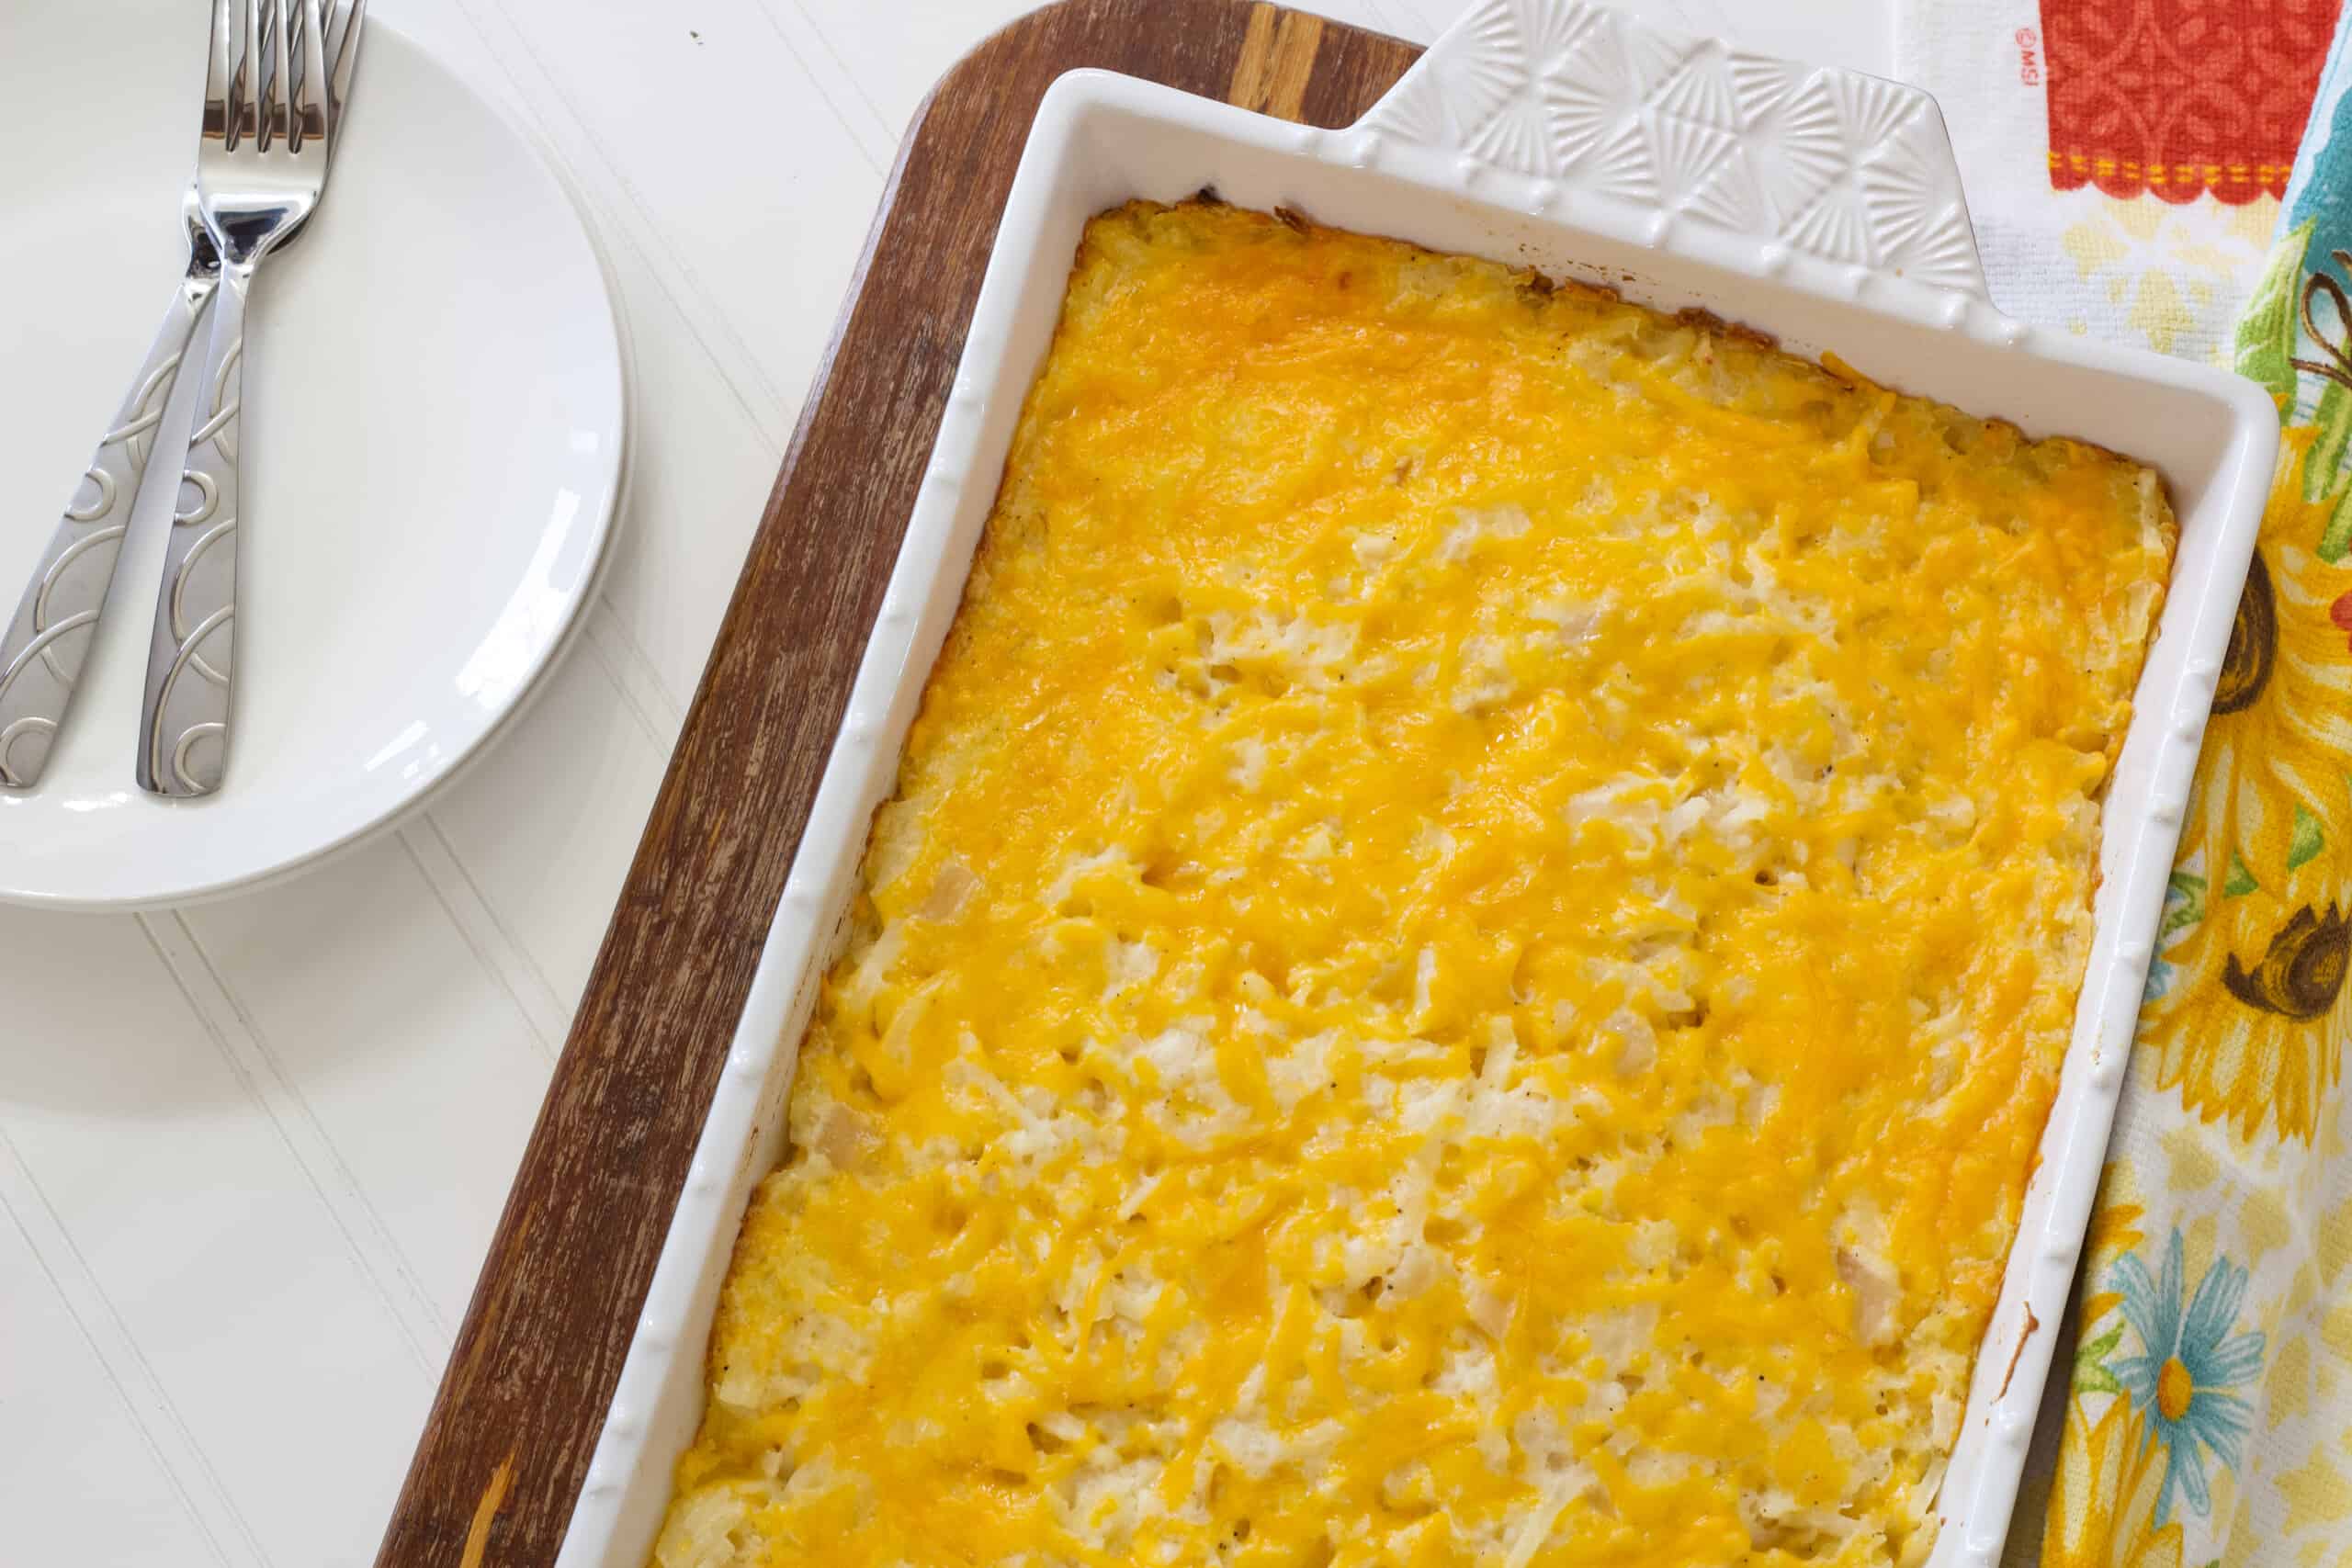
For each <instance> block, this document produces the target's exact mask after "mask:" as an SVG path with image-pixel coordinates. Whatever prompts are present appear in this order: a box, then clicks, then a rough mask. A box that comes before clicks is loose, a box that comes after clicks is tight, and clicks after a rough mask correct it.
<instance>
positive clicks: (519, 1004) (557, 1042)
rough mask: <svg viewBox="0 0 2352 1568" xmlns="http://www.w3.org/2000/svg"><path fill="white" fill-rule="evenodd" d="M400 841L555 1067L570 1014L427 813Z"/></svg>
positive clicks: (405, 830)
mask: <svg viewBox="0 0 2352 1568" xmlns="http://www.w3.org/2000/svg"><path fill="white" fill-rule="evenodd" d="M617 684H618V682H616V685H617ZM400 838H401V848H403V849H405V850H406V851H407V852H408V856H409V859H410V860H412V861H413V862H414V863H416V869H417V871H418V873H419V874H422V875H423V876H424V881H425V884H426V886H430V887H431V888H432V889H433V896H434V897H435V899H437V900H439V902H440V905H441V908H443V910H445V911H446V912H447V915H448V917H449V923H450V924H451V925H453V926H455V927H457V928H458V935H460V936H461V937H463V938H464V939H465V942H466V945H467V946H468V947H469V948H470V949H472V950H473V954H474V956H475V957H476V958H478V959H480V960H481V966H482V968H483V969H485V970H487V971H488V972H489V974H490V976H491V977H492V979H494V980H496V981H497V982H498V983H499V985H500V986H502V987H504V988H505V991H506V994H507V995H508V996H510V997H512V998H515V1009H516V1010H518V1011H520V1012H521V1013H522V1015H523V1021H524V1022H525V1023H526V1024H527V1025H528V1026H529V1027H530V1031H531V1043H532V1044H533V1045H535V1046H536V1047H537V1053H538V1055H539V1058H540V1060H541V1061H542V1062H544V1063H545V1064H546V1065H548V1066H554V1065H555V1059H556V1055H557V1054H558V1053H559V1052H560V1051H561V1050H562V1048H563V1038H564V1036H565V1035H566V1034H568V1033H570V1032H571V1009H569V1008H567V1007H565V1006H564V1005H563V1001H562V998H560V997H558V996H557V995H556V991H555V987H553V986H550V985H549V984H548V977H547V976H546V975H545V974H544V973H543V972H542V971H541V970H540V968H539V966H538V964H537V963H535V962H533V960H532V958H531V955H530V953H528V952H527V951H526V949H525V948H524V946H523V944H522V943H521V942H518V941H516V940H515V933H514V932H513V931H510V930H508V929H507V926H506V923H505V922H504V921H503V920H502V919H499V918H498V912H497V911H496V910H495V909H493V908H491V905H490V901H489V900H488V899H487V898H485V897H482V892H481V887H480V886H477V885H476V884H475V882H474V879H473V875H472V874H471V873H469V871H467V870H466V867H465V863H464V861H463V860H462V859H460V858H459V856H458V852H457V850H456V848H455V847H454V846H452V845H451V844H450V842H449V840H448V836H447V834H445V833H443V832H442V830H441V825H440V824H439V823H438V822H436V821H435V820H434V818H433V815H432V814H431V813H430V812H426V813H424V814H423V815H421V816H419V817H418V818H415V819H414V820H413V821H412V822H410V823H409V824H408V825H407V826H405V827H403V828H402V829H401V830H400Z"/></svg>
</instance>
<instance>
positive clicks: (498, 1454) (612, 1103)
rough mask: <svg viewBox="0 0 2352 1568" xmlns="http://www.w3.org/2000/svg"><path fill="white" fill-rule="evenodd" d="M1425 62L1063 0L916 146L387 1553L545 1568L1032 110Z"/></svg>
mask: <svg viewBox="0 0 2352 1568" xmlns="http://www.w3.org/2000/svg"><path fill="white" fill-rule="evenodd" d="M1419 52H1420V51H1419V49H1418V48H1416V47H1415V46H1413V45H1411V44H1408V43H1404V42H1401V41H1399V40H1397V39H1392V38H1386V37H1383V36H1382V35H1380V34H1377V33H1370V32H1364V31H1362V30H1360V29H1357V28H1348V27H1342V26H1340V24H1338V23H1336V22H1328V21H1325V20H1324V19H1322V18H1321V17H1314V16H1310V15H1307V14H1306V13H1304V12H1297V11H1288V10H1284V9H1283V8H1281V7H1279V6H1272V5H1251V4H1247V3H1245V0H1062V3H1061V4H1058V5H1055V6H1048V7H1046V9H1044V10H1042V11H1038V12H1036V13H1035V14H1034V15H1031V16H1029V17H1024V18H1023V19H1022V20H1020V21H1018V22H1015V23H1014V24H1012V26H1011V27H1009V28H1005V29H1004V30H1003V31H1002V32H1000V33H998V34H997V35H995V36H994V37H993V38H990V39H989V40H988V41H987V42H985V43H983V44H981V45H980V46H979V48H978V49H976V50H974V51H972V52H971V53H970V54H968V55H967V56H965V57H964V59H963V60H962V62H959V63H958V64H957V65H956V68H955V69H954V70H952V71H950V72H949V73H947V74H946V75H945V76H944V77H942V78H941V79H940V82H939V85H938V86H937V87H935V88H934V89H933V92H932V95H931V97H930V98H929V100H928V101H926V102H925V104H924V105H923V107H922V109H921V110H920V111H919V112H918V114H917V116H916V119H915V125H914V129H913V130H912V131H911V132H910V133H909V135H908V137H907V140H906V141H905V142H904V143H903V144H902V145H901V146H900V147H899V159H898V164H897V165H896V166H895V167H894V168H892V170H891V171H890V176H889V180H888V185H887V186H886V187H885V190H884V193H883V197H882V208H881V211H880V213H879V214H878V215H877V216H876V219H875V220H874V227H873V229H872V231H870V232H869V233H868V235H867V237H866V242H865V255H864V257H863V258H862V259H861V261H860V263H859V265H858V270H857V276H856V280H855V282H854V283H853V284H852V285H851V288H850V296H849V299H848V302H847V303H846V305H845V306H844V307H843V309H842V315H841V319H840V321H839V324H838V325H837V326H836V327H835V329H834V333H833V341H832V344H831V347H830V348H829V350H828V351H827V354H826V356H825V360H824V363H823V364H822V366H820V368H819V370H818V372H817V378H816V383H815V385H814V387H813V388H812V389H811V390H810V392H809V402H808V405H807V407H806V408H805V409H804V410H803V411H802V413H801V416H800V425H799V428H798V429H797V430H796V431H795V432H794V433H793V436H792V442H791V445H790V446H789V447H788V448H787V449H786V453H785V458H784V468H783V470H782V472H780V473H779V474H778V475H777V476H776V481H775V491H773V492H772V493H771V494H770V496H769V498H768V504H767V511H766V513H765V514H764V515H763V516H762V518H761V519H760V526H759V532H758V533H757V534H756V535H755V536H753V537H752V547H751V554H750V557H749V558H748V559H747V560H746V561H745V562H744V565H743V573H742V576H741V579H740V580H739V581H737V582H736V585H735V596H734V599H733V601H732V602H731V603H730V604H729V605H728V609H727V618H726V620H725V621H724V622H723V623H721V625H720V626H719V630H718V641H717V643H716V644H715V645H714V647H713V648H712V649H711V655H710V662H709V664H708V666H707V668H706V669H705V670H704V671H703V677H702V685H701V688H700V689H699V690H698V691H697V692H696V693H695V700H694V705H693V707H692V708H691V709H690V710H689V711H688V713H687V715H686V721H685V728H684V732H683V733H682V734H681V735H680V737H679V739H678V748H677V750H676V752H675V754H673V756H672V758H671V759H670V770H669V773H668V775H667V776H666V777H665V778H664V779H663V780H662V792H661V794H660V795H659V796H657V797H656V799H655V801H654V804H653V811H652V815H651V817H650V818H649V819H648V821H647V823H646V828H645V837H644V840H642V841H641V842H640V843H639V846H638V851H637V859H636V861H635V863H633V864H632V865H631V866H630V867H629V873H628V882H627V883H626V884H625V885H624V886H623V887H622V889H621V896H620V902H619V905H618V907H617V908H616V909H615V910H614V912H613V921H612V926H611V928H610V929H609V930H608V931H606V932H605V944H604V947H603V949H602V951H601V952H600V953H598V954H597V958H596V966H595V969H594V972H593V973H592V974H591V975H590V976H589V980H588V988H587V991H586V994H585V995H584V996H583V997H582V999H581V1003H580V1011H579V1015H578V1017H577V1018H576V1019H575V1020H574V1021H573V1023H572V1026H571V1039H570V1040H569V1041H568V1042H567V1043H565V1046H564V1051H563V1056H562V1059H561V1060H560V1062H558V1063H557V1064H556V1069H555V1077H554V1081H553V1083H552V1084H551V1085H550V1086H549V1087H548V1097H547V1101H546V1103H545V1104H544V1105H543V1106H541V1107H540V1110H539V1120H538V1124H537V1126H536V1127H535V1128H533V1129H532V1133H531V1141H530V1145H529V1147H528V1148H527V1149H526V1151H525V1152H524V1155H523V1164H522V1168H521V1170H520V1171H519V1172H518V1173H517V1174H516V1176H515V1188H514V1190H513V1192H512V1193H510V1194H509V1195H508V1198H507V1201H506V1212H505V1213H504V1215H503V1217H502V1218H501V1219H500V1221H499V1225H498V1231H497V1234H496V1235H495V1236H494V1237H493V1238H492V1242H491V1247H490V1258H489V1260H488V1262H486V1263H485V1264H484V1265H483V1268H482V1274H481V1281H480V1282H479V1283H478V1284H477V1285H476V1286H475V1288H474V1296H473V1302H472V1304H471V1305H470V1306H469V1308H468V1309H467V1312H466V1320H465V1323H464V1325H462V1326H461V1327H460V1328H459V1330H458V1340H457V1346H456V1348H455V1350H454V1351H453V1353H452V1354H451V1356H450V1359H449V1366H448V1370H447V1372H446V1373H445V1374H444V1375H443V1377H442V1380H441V1388H440V1392H439V1393H438V1395H437V1396H436V1397H435V1400H434V1404H433V1411H432V1414H431V1416H429V1417H428V1418H427V1420H426V1422H425V1427H424V1437H423V1438H421V1439H420V1441H419V1443H418V1446H417V1450H416V1457H415V1459H414V1460H413V1461H412V1463H411V1464H410V1467H409V1472H408V1479H407V1481H406V1483H405V1484H404V1485H403V1486H402V1487H401V1495H400V1501H399V1502H398V1504H397V1505H395V1506H394V1508H393V1511H392V1519H391V1525H390V1529H388V1530H387V1532H386V1534H385V1537H384V1541H383V1545H382V1548H381V1550H380V1551H379V1554H378V1557H377V1562H378V1564H379V1568H393V1565H398V1568H483V1565H484V1564H494V1565H496V1568H528V1565H538V1564H545V1563H548V1562H552V1561H553V1560H554V1558H555V1554H556V1550H557V1548H558V1547H559V1546H560V1544H561V1542H562V1539H563V1531H564V1525H565V1522H566V1520H567V1519H568V1518H569V1517H570V1516H571V1507H572V1503H573V1501H574V1499H575V1498H576V1497H577V1496H578V1495H579V1492H580V1487H581V1483H582V1479H583V1478H584V1477H585V1475H586V1473H587V1469H588V1458H589V1454H590V1453H591V1451H592V1450H594V1447H595V1443H596V1437H597V1434H598V1432H599V1430H600V1429H601V1428H602V1427H603V1425H604V1420H605V1407H606V1405H607V1404H609V1403H610V1401H611V1399H612V1393H613V1386H614V1384H615V1382H616V1381H617V1380H618V1378H619V1376H620V1370H621V1360H622V1358H623V1356H624V1355H625V1354H626V1353H627V1351H628V1342H629V1337H630V1334H631V1332H632V1330H633V1329H634V1327H635V1325H636V1321H637V1315H638V1312H639V1308H640V1306H641V1305H642V1304H643V1303H644V1300H645V1292H646V1288H647V1286H648V1284H649V1283H650V1281H651V1280H652V1277H653V1264H654V1258H655V1255H656V1254H657V1253H658V1252H659V1250H660V1248H661V1246H662V1236H663V1234H664V1233H665V1232H666V1231H667V1230H668V1228H669V1224H670V1215H671V1211H672V1210H673V1208H674V1207H675V1205H676V1203H677V1199H678V1192H679V1190H680V1189H681V1187H682V1186H683V1185H684V1180H685V1175H686V1167H687V1164H688V1162H689V1160H690V1159H691V1158H692V1156H693V1153H694V1145H695V1138H696V1136H697V1135H698V1134H699V1133H700V1131H701V1129H702V1123H703V1117H704V1114H705V1113H706V1111H707V1110H708V1109H709V1106H710V1100H711V1095H712V1093H713V1091H714V1090H715V1089H716V1088H717V1087H718V1076H719V1068H720V1066H721V1065H722V1063H723V1062H724V1061H725V1059H726V1055H727V1050H728V1046H729V1042H730V1041H731V1039H732V1038H733V1035H734V1032H735V1023H736V1019H737V1018H738V1016H739V1015H740V1014H741V1010H742V1007H743V998H744V997H745V995H746V994H747V993H748V992H749V991H750V989H751V985H752V968H753V966H754V965H755V964H757V963H758V961H759V955H760V948H761V944H762V943H763V942H765V940H766V938H767V932H768V926H769V923H770V921H771V920H772V919H774V918H775V908H776V901H777V899H778V898H779V897H781V896H782V895H783V891H784V881H785V874H786V870H787V869H788V868H789V867H790V865H791V863H792V857H793V853H794V852H795V850H797V847H798V845H799V841H800V832H801V828H802V826H803V825H804V824H805V823H806V822H807V820H808V817H809V802H810V800H811V799H812V798H813V797H814V796H815V795H816V792H817V780H818V776H819V774H820V773H821V772H822V771H823V768H824V762H825V757H826V753H827V751H828V750H830V749H831V745H832V741H833V734H834V731H835V729H836V728H838V726H839V725H840V722H841V716H842V709H843V707H844V706H845V705H847V703H848V700H849V688H850V682H851V680H852V678H853V677H854V675H855V673H856V670H857V663H858V659H859V657H860V655H861V653H862V652H863V650H864V649H865V638H866V635H867V633H868V632H869V631H870V630H871V629H872V626H873V624H874V618H875V615H876V613H877V612H878V609H879V606H880V604H881V601H882V589H883V584H884V581H885V580H886V579H887V578H888V575H889V571H890V567H891V563H892V562H893V560H894V559H895V558H896V557H897V555H898V550H899V536H900V535H901V534H902V533H903V532H904V530H905V528H906V523H907V514H908V513H909V511H910V509H911V508H912V507H913V505H914V499H915V491H916V488H917V487H918V485H919V484H920V483H921V482H922V475H923V470H924V467H925V465H926V464H927V462H928V461H929V458H930V455H931V446H932V438H933V435H934V434H937V432H938V429H939V416H940V409H941V407H942V405H943V404H944V401H945V400H946V397H947V389H948V384H949V382H950V380H951V379H952V378H954V376H955V373H956V358H957V356H958V355H960V354H961V353H962V352H963V347H964V333H965V329H966V328H967V325H968V324H969V322H970V319H971V314H972V305H973V301H974V300H975V299H977V298H978V294H979V288H980V273H981V270H982V267H983V266H984V265H985V264H986V262H987V259H988V254H989V247H990V245H991V244H992V243H994V240H995V236H996V228H997V220H998V219H999V217H1000V216H1001V214H1002V212H1003V210H1004V199H1005V194H1006V192H1007V191H1008V190H1009V189H1010V188H1011V187H1012V174H1013V168H1014V166H1015V165H1016V164H1018V163H1019V162H1020V158H1021V148H1022V144H1023V141H1026V140H1027V138H1028V134H1029V124H1030V121H1031V119H1032V118H1034V117H1035V112H1036V107H1037V101H1038V99H1039V98H1040V97H1041V96H1043V95H1044V94H1045V91H1046V86H1047V85H1048V84H1050V83H1051V82H1052V81H1053V80H1054V78H1055V77H1057V76H1058V75H1060V74H1061V73H1063V72H1065V71H1069V70H1073V69H1075V68H1077V67H1079V66H1087V65H1092V66H1102V67H1105V68H1107V69H1110V70H1113V71H1120V72H1125V73H1127V74H1129V75H1134V76H1143V77H1148V78H1150V79H1151V80H1153V81H1157V82H1164V83H1167V84H1169V85H1171V86H1176V87H1181V88H1182V89H1184V90H1185V91H1187V92H1191V93H1198V94H1200V95H1202V96H1205V97H1213V98H1223V99H1227V100H1228V101H1230V102H1233V103H1237V104H1239V105H1242V106H1243V107H1248V108H1252V109H1258V110H1261V111H1262V112H1264V113H1267V114H1272V115H1277V116H1280V117H1282V118H1286V119H1295V120H1304V121H1306V122H1307V123H1309V124H1313V125H1318V126H1325V127H1338V126H1343V125H1348V124H1351V123H1352V122H1353V121H1354V120H1355V119H1356V118H1358V117H1359V116H1361V115H1362V114H1363V111H1364V110H1365V109H1367V108H1369V107H1371V106H1372V104H1373V103H1374V100H1376V99H1377V98H1378V97H1379V96H1380V95H1381V94H1382V93H1384V92H1385V91H1387V89H1388V87H1389V86H1390V85H1392V84H1393V83H1395V82H1396V80H1397V78H1398V77H1399V76H1401V75H1403V74H1404V73H1405V68H1406V67H1407V66H1408V65H1410V64H1411V63H1412V62H1413V61H1414V59H1415V58H1416V57H1418V55H1419Z"/></svg>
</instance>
